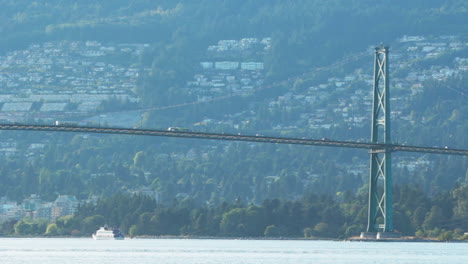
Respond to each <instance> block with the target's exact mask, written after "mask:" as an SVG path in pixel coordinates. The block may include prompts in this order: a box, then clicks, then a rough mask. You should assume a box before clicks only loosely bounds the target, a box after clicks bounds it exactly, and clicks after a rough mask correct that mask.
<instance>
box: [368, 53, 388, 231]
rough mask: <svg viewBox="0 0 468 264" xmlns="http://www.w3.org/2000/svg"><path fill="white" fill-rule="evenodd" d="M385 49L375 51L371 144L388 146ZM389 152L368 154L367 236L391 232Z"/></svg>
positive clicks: (383, 148)
mask: <svg viewBox="0 0 468 264" xmlns="http://www.w3.org/2000/svg"><path fill="white" fill-rule="evenodd" d="M388 51H389V48H388V47H384V46H381V47H376V48H375V60H374V87H373V107H372V128H371V142H372V143H376V144H390V143H391V141H390V93H389V77H388ZM391 167H392V162H391V149H389V148H387V147H382V148H374V149H372V150H371V151H370V178H369V208H368V221H367V232H365V233H363V234H364V235H365V236H369V234H376V233H377V232H380V233H382V232H383V233H387V232H393V204H392V203H393V195H392V194H393V192H392V185H393V181H392V171H391Z"/></svg>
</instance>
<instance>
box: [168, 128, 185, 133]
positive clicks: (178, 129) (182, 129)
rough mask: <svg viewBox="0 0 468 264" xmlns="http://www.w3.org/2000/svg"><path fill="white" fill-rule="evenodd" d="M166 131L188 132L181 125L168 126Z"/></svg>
mask: <svg viewBox="0 0 468 264" xmlns="http://www.w3.org/2000/svg"><path fill="white" fill-rule="evenodd" d="M167 131H174V132H175V131H176V132H189V131H190V130H189V129H187V128H183V127H168V128H167Z"/></svg>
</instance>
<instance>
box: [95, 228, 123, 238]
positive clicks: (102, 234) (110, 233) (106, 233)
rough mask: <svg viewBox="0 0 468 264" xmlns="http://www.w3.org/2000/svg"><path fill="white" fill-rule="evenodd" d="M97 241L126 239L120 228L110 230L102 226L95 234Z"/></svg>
mask: <svg viewBox="0 0 468 264" xmlns="http://www.w3.org/2000/svg"><path fill="white" fill-rule="evenodd" d="M93 238H94V239H95V240H110V239H119V240H121V239H124V236H123V234H122V232H120V230H119V229H118V228H108V227H107V226H102V227H100V228H99V230H97V231H96V232H95V233H94V234H93Z"/></svg>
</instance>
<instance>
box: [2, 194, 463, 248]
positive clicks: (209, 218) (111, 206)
mask: <svg viewBox="0 0 468 264" xmlns="http://www.w3.org/2000/svg"><path fill="white" fill-rule="evenodd" d="M467 188H468V186H467V185H465V186H461V187H457V188H455V189H454V190H453V191H452V192H451V193H445V194H441V195H438V196H436V197H434V198H429V197H427V196H426V195H425V194H424V193H422V192H421V191H419V190H418V189H415V188H411V187H409V186H407V185H404V186H401V187H399V188H396V190H395V191H396V192H395V194H396V195H395V222H396V223H397V226H396V231H397V232H400V233H401V234H402V235H415V236H416V237H418V238H426V237H427V238H438V239H440V240H443V241H450V240H454V239H467V238H468V237H467V236H466V235H464V233H463V230H466V228H467V223H466V221H465V220H466V212H467V206H468V197H467V196H466V193H467ZM366 198H367V196H366V195H363V194H361V195H358V196H356V195H354V194H353V193H352V192H345V193H342V194H340V196H339V199H338V200H337V199H335V198H333V197H330V196H327V195H320V196H318V195H314V194H308V195H306V196H304V197H303V198H301V199H298V200H294V201H286V200H279V199H268V200H265V201H263V202H262V203H261V204H259V205H255V204H246V203H245V202H243V201H242V199H241V198H239V199H237V200H236V201H235V202H234V203H226V202H223V203H221V204H219V205H217V206H214V207H206V206H203V207H199V206H195V205H194V204H193V203H191V201H190V200H183V201H179V200H175V201H173V203H172V204H170V205H161V204H158V203H156V202H155V201H154V200H152V199H150V198H148V197H146V196H132V197H130V196H128V195H124V194H120V193H118V194H114V195H112V196H110V197H108V198H103V199H101V200H99V201H98V202H97V204H95V205H92V204H87V205H83V206H81V207H80V208H79V210H78V212H77V213H76V214H75V215H74V216H65V217H61V218H59V219H57V221H56V222H55V223H51V224H48V223H47V221H42V220H32V219H30V218H25V219H23V220H22V221H20V222H14V221H10V222H5V223H3V224H2V225H1V229H0V232H1V233H2V234H3V235H12V234H15V235H23V236H31V235H46V236H58V235H62V236H83V235H86V236H90V235H91V233H93V232H95V231H96V226H99V225H102V223H108V224H109V226H119V227H121V229H122V230H123V231H124V232H125V233H126V234H128V236H131V237H133V236H142V235H145V236H223V237H270V238H275V237H276V238H278V237H294V238H324V237H328V238H346V237H352V236H358V235H359V233H360V232H361V231H362V230H364V229H365V226H364V225H363V223H365V221H366V218H367V208H366V202H367V201H366Z"/></svg>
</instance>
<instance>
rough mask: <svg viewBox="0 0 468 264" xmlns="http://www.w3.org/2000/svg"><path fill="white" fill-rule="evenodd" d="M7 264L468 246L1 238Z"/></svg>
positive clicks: (382, 255) (459, 253)
mask: <svg viewBox="0 0 468 264" xmlns="http://www.w3.org/2000/svg"><path fill="white" fill-rule="evenodd" d="M0 263H1V264H19V263H28V264H36V263H37V264H90V263H99V264H107V263H109V264H111V263H112V264H116V263H136V264H150V263H151V264H154V263H156V264H195V263H197V264H202V263H203V264H212V263H223V264H224V263H226V264H259V263H265V264H267V263H268V264H306V263H307V264H309V263H310V264H312V263H313V264H332V263H333V264H341V263H350V264H351V263H353V264H355V263H359V264H370V263H372V264H376V263H382V264H403V263H405V264H406V263H408V264H438V263H440V264H448V263H455V264H467V263H468V243H399V242H390V243H377V242H340V241H296V240H293V241H291V240H221V239H219V240H216V239H125V240H122V241H116V240H110V241H104V240H100V241H95V240H93V239H91V238H0Z"/></svg>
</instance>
